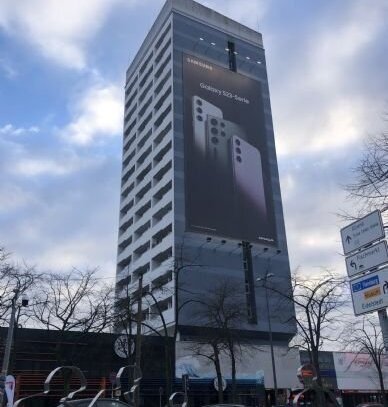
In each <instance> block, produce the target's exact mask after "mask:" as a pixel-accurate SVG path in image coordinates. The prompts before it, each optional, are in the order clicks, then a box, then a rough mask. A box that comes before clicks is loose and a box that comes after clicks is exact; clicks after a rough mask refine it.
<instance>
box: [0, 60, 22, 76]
mask: <svg viewBox="0 0 388 407" xmlns="http://www.w3.org/2000/svg"><path fill="white" fill-rule="evenodd" d="M0 71H3V73H4V75H5V77H6V78H8V79H14V78H16V77H17V76H18V72H17V70H16V69H15V68H14V67H13V65H12V63H11V62H10V61H9V60H8V59H6V58H0Z"/></svg>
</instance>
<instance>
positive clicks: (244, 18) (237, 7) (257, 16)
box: [201, 0, 269, 30]
mask: <svg viewBox="0 0 388 407" xmlns="http://www.w3.org/2000/svg"><path fill="white" fill-rule="evenodd" d="M201 3H202V4H203V5H205V6H207V7H210V8H213V9H215V10H217V11H218V12H219V13H221V14H224V15H226V16H227V17H229V18H231V19H232V20H235V21H238V22H239V23H241V24H245V25H247V26H248V27H251V28H253V29H254V30H258V28H259V23H260V21H261V20H262V18H263V17H264V16H265V14H266V12H267V10H268V7H269V2H268V0H256V1H252V0H239V1H235V0H206V1H201Z"/></svg>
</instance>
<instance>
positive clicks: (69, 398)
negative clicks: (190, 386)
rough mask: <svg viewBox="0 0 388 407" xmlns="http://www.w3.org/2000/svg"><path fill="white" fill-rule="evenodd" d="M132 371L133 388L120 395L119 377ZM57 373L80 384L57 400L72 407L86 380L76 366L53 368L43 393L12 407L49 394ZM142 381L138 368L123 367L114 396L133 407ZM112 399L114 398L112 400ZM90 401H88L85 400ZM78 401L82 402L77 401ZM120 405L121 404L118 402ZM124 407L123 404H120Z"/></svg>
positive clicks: (91, 402) (96, 397)
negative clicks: (123, 399) (69, 377)
mask: <svg viewBox="0 0 388 407" xmlns="http://www.w3.org/2000/svg"><path fill="white" fill-rule="evenodd" d="M130 369H132V370H133V371H132V374H133V377H134V380H133V386H132V387H131V388H130V389H129V391H126V392H124V393H123V394H122V393H121V391H122V386H121V377H122V375H123V373H124V372H125V371H126V370H130ZM59 372H67V373H70V374H71V377H72V378H73V377H75V378H78V379H79V380H80V382H81V385H80V387H79V388H78V389H76V390H73V391H71V392H70V393H68V394H67V395H65V396H64V397H62V398H61V399H60V400H59V405H63V406H73V405H75V404H76V403H75V402H76V401H77V400H74V399H73V398H74V396H75V395H76V394H77V393H79V392H81V391H83V390H85V389H86V378H85V375H84V374H83V373H82V371H81V370H80V369H79V368H78V367H77V366H60V367H57V368H55V369H54V370H52V371H51V372H50V373H49V375H48V376H47V378H46V380H45V381H44V384H43V392H41V393H36V394H32V395H31V396H27V397H23V398H21V399H19V400H17V401H16V402H15V403H14V405H13V407H19V406H21V405H22V404H23V403H24V402H25V401H26V400H29V399H33V398H36V397H41V396H46V395H48V394H49V393H50V384H51V382H52V380H53V378H54V376H56V375H57V374H58V373H59ZM141 379H142V372H141V369H140V368H137V367H136V365H127V366H123V367H121V368H120V369H119V371H118V373H117V375H116V387H115V388H114V389H113V391H114V394H115V395H117V396H119V397H120V396H121V394H122V395H123V396H124V398H125V400H126V401H127V403H128V404H129V405H130V407H133V406H134V395H135V394H136V391H139V387H140V381H141ZM106 390H107V389H101V390H100V391H99V392H98V393H97V394H96V395H95V396H94V397H93V399H92V400H91V401H90V403H89V404H88V405H87V407H93V406H95V405H96V403H97V401H98V400H99V399H100V398H101V396H102V395H103V394H104V393H105V391H106ZM112 399H114V398H112ZM87 400H90V399H87ZM79 401H82V399H81V400H79ZM118 403H121V402H118ZM122 405H124V406H125V404H122ZM182 407H187V403H186V404H184V405H182Z"/></svg>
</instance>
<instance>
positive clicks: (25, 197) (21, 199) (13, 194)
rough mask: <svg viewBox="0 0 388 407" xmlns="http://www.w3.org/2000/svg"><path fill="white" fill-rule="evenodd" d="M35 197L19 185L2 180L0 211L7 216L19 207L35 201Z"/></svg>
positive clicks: (0, 186)
mask: <svg viewBox="0 0 388 407" xmlns="http://www.w3.org/2000/svg"><path fill="white" fill-rule="evenodd" d="M35 201H36V199H35V197H34V196H33V195H32V194H31V193H30V192H29V191H26V190H24V189H23V188H22V187H21V186H19V185H14V184H11V183H7V182H2V183H1V185H0V213H2V212H3V213H4V214H7V215H8V216H9V215H10V213H12V212H13V211H15V210H18V209H19V208H23V207H26V206H27V205H31V203H33V202H35Z"/></svg>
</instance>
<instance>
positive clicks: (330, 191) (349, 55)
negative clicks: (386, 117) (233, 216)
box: [0, 0, 388, 276]
mask: <svg viewBox="0 0 388 407" xmlns="http://www.w3.org/2000/svg"><path fill="white" fill-rule="evenodd" d="M200 3H202V4H205V5H207V6H209V7H212V8H215V9H216V10H217V11H219V12H221V13H223V14H226V15H227V16H229V17H231V18H233V19H235V20H237V21H239V22H241V23H243V24H246V25H248V26H250V27H252V28H254V29H259V31H261V32H262V34H263V38H264V45H265V48H266V55H267V64H268V65H267V68H268V75H269V79H270V91H271V102H272V111H273V119H274V127H275V137H276V145H277V151H278V161H279V169H280V181H281V188H282V196H283V205H284V213H285V220H286V230H287V236H288V245H289V251H290V259H291V267H292V268H295V267H297V266H301V267H302V269H303V270H305V272H308V273H310V272H314V271H316V270H318V268H319V267H320V266H324V267H329V268H333V269H336V270H337V271H340V272H343V270H344V262H343V259H342V258H341V256H340V254H339V253H340V252H341V245H340V240H339V228H340V227H341V226H342V224H341V222H340V220H339V219H338V217H337V216H336V213H337V212H338V211H339V210H341V209H349V208H351V203H349V202H347V201H346V200H345V194H344V192H343V191H342V189H341V184H344V183H346V182H349V181H350V180H351V171H350V169H351V167H353V166H354V165H355V163H356V162H357V158H358V157H359V156H360V154H361V152H362V140H363V138H364V137H365V136H366V135H367V134H368V133H374V132H378V131H381V130H382V129H383V128H384V122H383V120H382V114H383V112H384V111H387V110H388V105H387V101H388V75H387V72H388V41H387V38H388V24H387V23H386V22H387V21H388V3H387V2H386V0H370V1H368V2H366V1H364V0H325V1H323V0H322V1H321V0H316V1H314V2H312V1H310V0H288V1H273V0H239V1H238V2H237V1H234V0H207V1H200ZM162 4H163V1H161V0H142V1H140V0H88V1H78V0H67V1H66V2H58V1H56V0H18V1H15V0H2V1H1V2H0V245H3V246H5V247H6V248H7V249H8V250H9V251H11V252H13V253H14V255H15V257H16V258H18V259H25V260H26V261H28V262H29V263H33V264H36V265H38V266H39V267H40V268H42V269H53V270H58V271H61V270H66V269H68V268H70V267H71V266H78V267H84V266H91V267H92V266H100V269H101V271H100V273H101V274H103V275H106V276H113V274H114V271H115V257H116V243H117V225H118V207H119V188H120V167H121V161H120V159H121V143H122V113H123V104H122V100H123V93H124V92H123V85H124V76H125V69H126V67H127V65H128V64H129V62H130V61H131V58H132V57H133V56H134V55H135V53H136V50H137V49H138V47H139V45H140V44H141V42H142V39H143V38H144V37H145V35H146V33H147V31H148V29H149V28H150V26H151V24H152V22H153V20H154V18H155V17H156V15H157V13H158V11H159V9H160V8H161V6H162ZM385 125H386V124H385Z"/></svg>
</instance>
